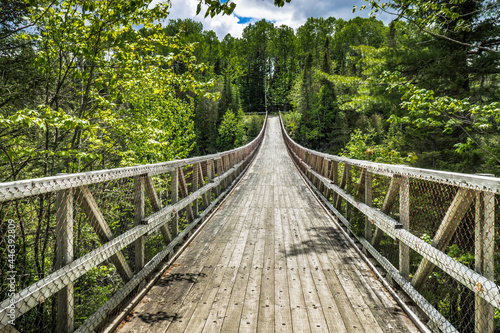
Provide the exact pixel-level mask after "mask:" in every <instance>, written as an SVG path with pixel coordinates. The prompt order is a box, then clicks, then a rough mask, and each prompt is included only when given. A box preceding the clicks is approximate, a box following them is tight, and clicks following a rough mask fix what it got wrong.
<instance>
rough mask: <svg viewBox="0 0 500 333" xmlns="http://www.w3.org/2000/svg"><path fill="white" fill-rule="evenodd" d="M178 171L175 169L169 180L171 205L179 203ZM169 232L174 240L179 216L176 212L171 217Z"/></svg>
mask: <svg viewBox="0 0 500 333" xmlns="http://www.w3.org/2000/svg"><path fill="white" fill-rule="evenodd" d="M178 170H179V169H178V168H175V169H174V170H173V171H172V172H171V174H170V178H172V179H171V184H170V194H171V197H172V202H171V204H174V203H176V202H177V201H179V175H178V173H179V171H178ZM170 227H171V231H172V237H174V238H175V236H177V235H178V234H179V214H178V212H174V213H173V216H172V223H171V225H170Z"/></svg>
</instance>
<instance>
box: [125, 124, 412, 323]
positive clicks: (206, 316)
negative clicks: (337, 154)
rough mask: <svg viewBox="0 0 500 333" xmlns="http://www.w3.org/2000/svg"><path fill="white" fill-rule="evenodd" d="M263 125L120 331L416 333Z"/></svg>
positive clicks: (273, 129) (275, 131)
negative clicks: (241, 172)
mask: <svg viewBox="0 0 500 333" xmlns="http://www.w3.org/2000/svg"><path fill="white" fill-rule="evenodd" d="M292 163H293V162H292V161H291V160H290V158H289V156H288V154H287V152H286V149H285V146H284V143H283V140H282V138H281V134H280V129H279V119H278V118H277V117H270V118H269V126H268V129H267V133H266V137H265V140H264V142H263V146H262V149H261V151H260V153H259V155H258V156H257V158H256V160H255V162H254V164H253V165H252V166H251V168H250V169H249V172H248V173H247V174H246V175H245V176H244V178H243V181H242V182H241V183H240V184H239V186H238V187H237V188H236V189H235V191H234V192H233V194H232V195H231V196H230V197H229V198H228V200H227V201H226V202H225V203H224V205H223V206H222V207H221V208H220V210H219V211H218V213H217V214H216V215H215V216H214V217H213V218H212V220H211V221H209V223H207V225H206V226H205V227H204V229H203V230H202V231H201V232H200V234H199V235H198V236H197V237H196V238H195V240H194V241H193V242H192V244H191V245H190V246H189V247H188V249H186V251H184V252H183V253H182V254H181V255H180V257H179V258H178V259H177V260H176V262H175V264H174V265H173V267H171V268H170V269H169V270H168V271H167V272H166V273H165V274H164V275H163V277H162V278H161V279H160V280H159V282H158V283H157V284H156V285H155V286H154V287H153V288H152V289H151V290H150V292H149V293H148V295H147V296H146V297H145V298H144V299H143V300H142V301H141V302H140V303H139V304H138V305H137V307H136V308H135V309H134V311H133V314H132V315H131V316H129V319H128V320H127V321H126V322H124V323H122V325H121V326H120V327H119V329H118V331H119V332H120V333H124V332H150V333H152V332H265V333H267V332H298V333H303V332H381V333H382V332H384V333H385V332H418V330H417V328H416V327H415V326H414V325H413V324H412V323H411V321H410V320H409V319H408V317H407V316H406V315H405V314H404V313H403V311H402V310H401V309H400V308H399V307H398V305H397V303H396V302H395V301H394V300H393V298H392V297H391V296H390V294H389V293H388V292H387V291H386V290H385V288H384V287H383V285H382V284H381V283H380V281H378V280H377V278H376V276H375V275H374V274H373V273H372V272H371V271H370V269H369V268H368V266H367V265H366V263H365V262H364V261H363V260H362V259H361V258H359V257H358V255H357V252H356V251H355V250H354V249H352V248H351V247H350V245H349V243H348V241H347V240H346V239H345V238H344V236H343V235H342V233H341V232H340V231H339V230H338V229H337V228H336V226H335V225H333V224H332V222H331V221H330V220H329V218H328V216H327V215H326V213H325V212H324V211H323V209H322V208H321V207H320V205H319V204H318V203H317V202H316V200H315V198H314V197H313V195H312V194H311V193H310V191H309V190H308V189H307V187H306V186H305V184H304V182H303V180H302V179H301V178H300V176H299V174H298V173H297V170H296V169H295V167H294V166H293V164H292Z"/></svg>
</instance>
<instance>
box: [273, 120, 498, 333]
mask: <svg viewBox="0 0 500 333" xmlns="http://www.w3.org/2000/svg"><path fill="white" fill-rule="evenodd" d="M282 131H283V133H284V136H285V141H286V143H287V146H288V149H289V151H290V154H291V156H292V157H293V158H294V160H295V161H296V162H297V164H298V166H299V167H300V169H301V170H302V171H303V172H304V173H305V175H306V176H307V177H308V178H309V179H310V181H311V183H312V184H313V185H314V186H315V187H316V188H317V189H318V190H319V191H320V192H322V193H323V195H324V196H325V200H328V202H329V203H330V204H331V205H332V206H333V207H334V208H335V209H336V210H337V211H338V212H339V213H340V214H341V217H342V218H340V220H343V221H344V223H345V224H346V225H347V227H348V229H349V231H350V232H351V233H352V234H354V235H355V236H356V237H358V238H360V239H363V240H364V239H365V237H366V239H367V241H368V242H367V243H366V242H364V243H363V242H362V243H363V244H369V245H368V246H370V247H372V248H373V249H374V250H375V251H376V253H378V255H381V256H382V257H383V259H381V260H382V261H384V260H387V261H388V262H389V263H390V264H392V266H393V268H395V270H398V271H399V274H400V276H399V277H398V280H399V281H401V283H400V284H401V285H402V287H403V286H404V288H406V289H405V290H409V291H410V292H411V293H412V294H409V296H410V297H411V298H413V299H414V300H418V302H417V301H415V302H416V303H420V304H422V305H421V307H422V308H423V310H424V312H426V313H427V314H428V315H429V316H430V319H431V320H432V321H434V323H435V325H436V327H439V329H441V330H442V331H449V332H452V331H459V332H491V333H493V332H500V310H499V307H498V306H499V305H498V304H499V302H500V294H499V291H500V289H499V286H498V284H497V282H498V281H499V279H500V264H499V263H500V249H499V242H500V233H499V231H500V230H499V229H500V202H499V198H500V195H499V194H498V191H497V190H492V189H493V188H498V185H499V184H500V179H499V178H494V177H485V176H484V175H481V176H473V175H460V174H451V173H450V174H449V175H448V174H447V173H443V172H440V171H432V170H429V171H428V170H422V169H414V168H407V167H404V166H389V165H382V164H378V163H371V162H365V161H356V160H350V159H345V158H339V157H337V156H331V155H326V154H322V153H318V152H314V151H312V150H308V149H305V148H303V147H301V146H299V145H297V144H296V143H295V142H293V141H292V140H291V139H290V138H289V137H288V136H287V134H286V132H285V130H284V128H283V127H282ZM318 161H320V163H318ZM324 161H326V164H325V162H324ZM325 165H326V166H327V167H325ZM346 171H347V172H346ZM368 173H370V174H371V175H372V177H367V174H368ZM448 178H449V180H448ZM366 179H371V182H369V183H368V184H369V185H366V184H367V181H366ZM365 186H370V187H369V189H370V190H371V197H370V199H369V201H371V202H369V201H366V197H365V194H366V193H365V192H366V188H365ZM339 197H340V199H339ZM365 203H366V204H367V206H372V207H373V208H370V207H366V206H363V204H365ZM375 210H376V211H375ZM380 212H382V213H383V214H384V216H385V217H384V218H380ZM367 221H368V222H367ZM366 223H368V225H366ZM370 224H371V225H370ZM379 227H381V230H385V231H386V232H382V231H381V230H379ZM382 227H384V228H385V229H384V228H382ZM408 247H409V251H408ZM429 247H430V248H429ZM435 249H437V250H439V251H441V252H442V254H439V253H438V252H435ZM406 253H407V254H406ZM381 264H382V266H384V267H386V265H385V262H384V263H382V262H381ZM401 276H402V277H403V279H400V277H401ZM408 282H410V283H411V285H412V286H413V288H408V287H407V286H405V285H404V284H405V283H408ZM421 296H423V297H424V298H425V302H424V303H425V304H424V303H422V302H421ZM432 308H434V309H436V310H437V312H438V314H437V315H436V312H435V311H434V310H433V309H432ZM442 318H444V319H443V320H441V319H442ZM446 321H447V323H446Z"/></svg>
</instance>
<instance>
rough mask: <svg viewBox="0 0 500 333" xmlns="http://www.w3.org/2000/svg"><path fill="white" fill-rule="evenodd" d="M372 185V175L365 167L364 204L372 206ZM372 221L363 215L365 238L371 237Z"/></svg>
mask: <svg viewBox="0 0 500 333" xmlns="http://www.w3.org/2000/svg"><path fill="white" fill-rule="evenodd" d="M372 185H373V175H372V173H371V172H370V171H368V170H367V169H365V204H366V205H368V206H370V207H371V206H372ZM372 233H373V231H372V223H371V221H370V219H369V218H368V217H367V216H365V239H367V240H370V239H372Z"/></svg>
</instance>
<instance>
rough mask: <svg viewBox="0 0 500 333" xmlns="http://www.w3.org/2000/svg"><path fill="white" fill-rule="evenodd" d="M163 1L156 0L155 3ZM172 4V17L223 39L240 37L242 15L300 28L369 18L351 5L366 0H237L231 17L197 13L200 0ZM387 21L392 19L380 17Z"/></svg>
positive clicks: (278, 24) (364, 12) (173, 2)
mask: <svg viewBox="0 0 500 333" xmlns="http://www.w3.org/2000/svg"><path fill="white" fill-rule="evenodd" d="M159 1H161V0H154V1H153V3H155V2H159ZM171 2H172V7H171V10H170V15H169V19H178V18H180V19H186V18H190V19H193V20H196V21H199V22H201V23H203V28H204V29H205V30H213V31H215V33H216V34H217V36H218V37H219V39H222V38H224V36H225V35H226V34H228V33H229V34H231V35H232V36H233V37H241V35H242V32H243V29H244V28H245V27H246V26H247V25H248V23H246V24H239V23H238V22H239V19H238V18H237V17H236V16H235V15H237V16H239V17H247V18H252V20H251V22H255V21H259V20H262V19H265V20H267V21H271V22H274V23H275V25H276V26H280V25H282V24H285V25H287V26H289V27H291V28H294V29H297V28H299V27H300V26H301V25H303V24H304V23H305V22H306V20H307V18H308V17H324V18H327V17H330V16H333V17H335V18H343V19H345V20H349V19H351V18H353V17H355V16H357V15H360V16H363V17H368V13H369V11H368V10H365V11H362V12H359V11H356V13H354V14H353V13H352V7H353V6H358V7H360V6H361V5H363V4H366V3H365V1H364V0H353V1H345V0H291V2H290V3H286V4H285V6H284V7H275V6H274V0H234V2H235V3H236V9H235V11H234V14H233V15H231V16H227V15H224V16H223V15H217V16H215V17H213V18H211V17H210V16H209V17H207V18H204V14H205V8H203V9H202V10H201V13H200V15H198V16H196V7H197V5H198V0H171ZM381 18H382V19H383V20H384V21H385V22H386V23H388V22H389V20H390V18H389V17H387V16H381Z"/></svg>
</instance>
